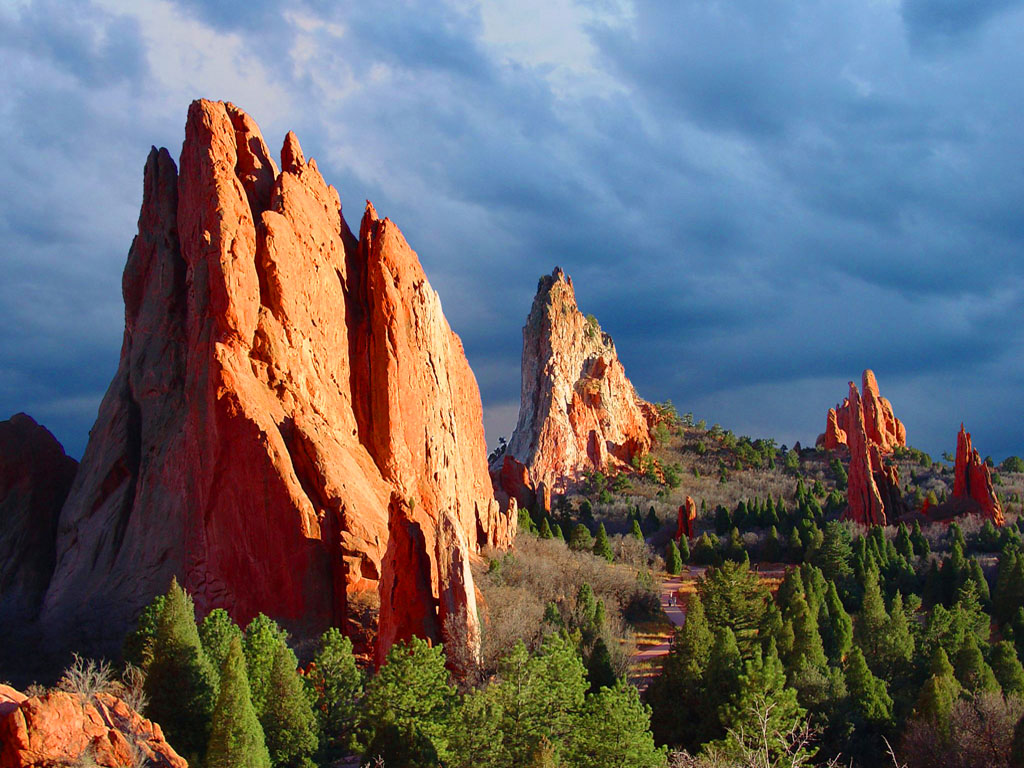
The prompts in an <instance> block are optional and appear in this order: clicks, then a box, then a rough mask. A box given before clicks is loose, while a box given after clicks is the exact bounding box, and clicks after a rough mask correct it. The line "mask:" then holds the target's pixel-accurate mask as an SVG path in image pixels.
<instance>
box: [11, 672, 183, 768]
mask: <svg viewBox="0 0 1024 768" xmlns="http://www.w3.org/2000/svg"><path fill="white" fill-rule="evenodd" d="M86 764H88V765H97V766H103V767H104V768H119V767H120V766H125V765H142V764H145V765H148V766H153V768H188V763H186V762H185V760H184V759H183V758H181V757H180V756H178V754H177V753H176V752H175V751H174V750H173V749H172V748H171V746H170V744H168V743H167V741H166V740H165V739H164V735H163V732H162V731H161V730H160V726H159V725H157V724H156V723H154V722H151V721H150V720H146V719H145V718H143V717H142V716H141V715H140V714H139V713H138V712H136V711H135V710H134V709H132V708H131V707H129V706H128V705H127V704H125V703H124V702H123V701H122V700H121V699H119V698H117V697H115V696H111V695H109V694H106V693H97V694H96V695H94V696H91V697H85V696H82V695H81V694H77V693H65V692H63V691H52V692H50V693H44V694H42V695H41V696H32V697H28V696H25V695H24V694H22V693H19V692H18V691H16V690H14V689H13V688H9V687H7V686H4V685H0V768H44V767H48V766H55V765H86Z"/></svg>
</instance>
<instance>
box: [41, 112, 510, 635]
mask: <svg viewBox="0 0 1024 768" xmlns="http://www.w3.org/2000/svg"><path fill="white" fill-rule="evenodd" d="M280 159H281V169H280V170H278V167H277V165H276V164H275V162H274V160H273V159H272V158H271V156H270V152H269V151H268V149H267V146H266V144H265V142H264V141H263V138H262V136H261V135H260V132H259V128H258V127H257V126H256V124H255V122H254V121H253V120H252V119H251V118H250V117H249V116H248V115H246V114H245V113H244V112H242V111H241V110H240V109H238V108H237V107H235V106H233V105H231V104H225V103H220V102H210V101H205V100H201V101H196V102H194V103H193V104H192V106H191V107H190V109H189V115H188V123H187V125H186V131H185V143H184V146H183V148H182V153H181V162H180V172H179V171H178V169H176V168H175V165H174V162H173V161H172V159H171V157H170V155H169V154H168V153H167V151H166V150H160V151H157V150H155V149H154V150H153V152H152V153H151V154H150V157H149V160H148V161H147V164H146V174H145V191H144V197H143V206H142V212H141V214H140V217H139V233H138V235H137V237H136V238H135V241H134V243H133V244H132V249H131V251H130V253H129V257H128V264H127V266H126V268H125V275H124V283H123V288H124V296H125V335H124V343H123V346H122V353H121V361H120V364H119V367H118V371H117V374H116V375H115V377H114V380H113V382H112V383H111V385H110V388H109V390H108V391H107V394H106V396H105V397H104V400H103V403H102V404H101V406H100V412H99V416H98V418H97V421H96V425H95V427H94V428H93V430H92V433H91V438H90V441H89V445H88V447H87V449H86V452H85V456H84V457H83V460H82V467H81V471H80V472H79V474H78V477H77V478H76V480H75V484H74V488H73V489H72V492H71V495H70V497H69V498H68V501H67V503H66V505H65V506H64V509H63V512H62V515H61V521H60V530H59V533H58V538H57V567H56V571H55V573H54V576H53V580H52V582H51V585H50V589H49V592H48V594H47V598H46V603H45V606H44V620H45V621H46V622H47V624H48V626H49V627H50V628H51V629H52V630H53V631H54V632H59V631H60V629H61V628H64V627H70V626H74V627H75V629H76V632H78V633H79V634H81V633H91V635H92V638H91V639H92V640H93V641H94V642H93V647H96V648H100V649H107V650H110V649H115V648H116V647H117V646H118V645H119V643H120V640H121V633H123V631H124V629H125V628H126V626H128V624H129V623H130V622H131V621H132V620H133V619H134V616H135V615H136V613H137V612H138V610H139V609H140V608H141V607H142V605H144V604H145V602H147V601H148V600H149V599H150V598H151V597H152V596H153V595H154V594H156V593H158V592H162V591H164V590H165V589H166V587H167V584H168V582H169V581H170V578H171V576H172V575H177V576H178V578H179V579H180V580H181V581H182V583H183V584H184V586H185V587H186V588H187V589H188V590H189V591H191V592H192V594H193V595H194V597H195V599H196V603H197V606H198V608H199V610H200V611H201V612H202V611H207V610H209V609H211V608H213V607H224V608H227V609H228V611H229V612H230V613H231V614H232V616H233V617H234V618H235V619H236V620H238V621H241V622H245V621H248V620H249V619H250V618H251V617H252V616H253V615H254V614H255V613H257V612H264V613H267V614H269V615H270V616H272V617H274V618H276V619H279V620H281V621H282V622H284V623H285V624H286V625H287V626H289V628H291V629H292V630H293V631H298V632H302V631H307V630H308V631H319V630H322V629H323V628H324V627H326V626H327V625H329V624H342V625H343V624H344V622H345V619H346V615H347V600H348V597H349V595H351V594H352V593H354V592H357V591H362V590H376V589H378V585H379V584H382V583H383V584H387V583H389V579H392V580H393V578H394V573H391V574H389V573H388V569H395V571H402V572H403V574H404V577H406V578H412V577H411V574H410V573H409V570H410V569H415V570H416V575H415V577H414V578H412V581H413V587H410V588H409V589H405V590H403V591H401V593H400V594H401V596H402V600H404V601H412V600H414V601H417V602H421V603H422V604H423V605H424V606H425V611H426V613H425V614H424V616H425V617H424V619H423V621H422V622H420V623H419V624H417V625H416V626H413V627H412V628H411V631H414V632H416V633H417V634H423V635H425V636H428V637H431V638H433V639H436V640H439V639H441V634H442V627H441V619H439V618H437V616H436V611H437V610H438V608H437V606H438V600H439V595H440V596H444V595H445V594H448V593H450V591H451V589H452V586H451V585H450V584H447V583H445V579H447V578H449V574H452V573H454V572H455V571H456V570H458V569H456V568H453V565H452V562H450V561H446V562H444V563H440V564H439V563H438V550H437V547H436V542H437V539H438V534H437V531H438V529H439V526H440V525H441V521H442V519H445V520H448V521H449V523H448V524H449V525H451V526H454V527H455V528H456V529H457V531H458V533H459V536H460V537H461V539H460V541H461V542H463V545H464V548H465V550H466V551H465V552H464V553H463V555H462V556H466V555H467V554H468V553H472V552H476V551H478V550H479V548H480V547H482V546H484V545H495V546H507V545H508V544H509V543H510V542H511V539H512V537H513V535H514V525H515V520H514V519H510V517H509V516H507V515H503V514H502V513H500V512H499V510H498V505H497V502H496V501H495V499H494V497H493V492H492V490H491V486H490V478H489V476H488V472H487V466H486V447H485V443H484V434H483V420H482V409H481V404H480V394H479V389H478V388H477V384H476V380H475V378H474V377H473V374H472V372H471V371H470V368H469V365H468V363H467V361H466V358H465V354H464V352H463V349H462V344H461V342H460V341H459V339H458V337H457V336H456V335H455V334H454V333H453V332H452V331H451V329H450V328H449V327H448V323H447V322H446V320H445V318H444V314H443V312H442V310H441V303H440V300H439V298H438V296H437V294H436V293H435V292H434V291H433V290H432V289H431V287H430V285H429V283H428V282H427V279H426V276H425V275H424V274H423V270H422V268H421V267H420V264H419V260H418V258H417V256H416V254H415V252H414V251H413V250H412V249H411V248H410V247H409V245H408V244H407V243H406V241H405V239H404V237H403V236H402V233H401V232H400V231H399V229H398V227H397V226H395V225H394V224H393V223H392V222H391V221H389V220H388V219H383V220H381V219H379V218H378V217H377V215H376V213H375V212H374V210H373V208H372V206H369V205H367V209H366V213H365V215H364V217H363V222H362V226H361V227H360V233H361V236H360V238H359V239H358V240H357V239H356V237H355V236H354V235H353V234H352V232H351V230H350V229H349V227H348V224H347V223H346V221H345V218H344V217H343V216H342V213H341V205H340V202H339V198H338V193H337V191H336V190H335V189H334V187H331V186H329V185H328V184H327V183H326V182H325V181H324V179H323V177H322V176H321V175H320V172H319V170H318V169H317V165H316V162H315V161H314V160H312V159H309V160H307V159H306V158H305V157H304V155H303V152H302V149H301V147H300V146H299V142H298V140H297V139H296V137H295V135H294V134H292V133H289V134H288V135H287V137H286V138H285V141H284V146H283V148H282V150H281V158H280ZM396 504H398V505H400V507H401V510H400V515H401V517H400V518H399V519H397V520H396V519H394V518H395V515H396V512H395V507H396ZM389 509H391V510H392V512H391V514H390V517H391V518H392V521H391V526H390V527H391V529H392V530H394V529H395V527H396V526H399V527H402V526H405V527H415V528H416V529H417V530H418V531H419V535H420V537H421V539H422V541H421V542H420V546H419V547H418V548H417V549H416V553H417V554H416V558H415V559H414V561H408V562H407V561H405V560H402V559H401V555H402V554H403V553H405V552H407V551H410V549H409V546H408V545H407V544H406V543H403V542H394V541H392V540H391V535H390V534H389ZM445 535H446V536H447V537H448V538H446V539H445V540H446V541H447V540H450V538H451V535H450V532H449V533H447V534H445ZM386 554H387V556H386ZM442 554H447V553H442ZM460 562H461V561H460ZM465 572H468V569H464V571H462V572H460V578H461V577H462V574H464V573H465ZM456 586H457V585H456ZM459 590H462V591H465V588H464V587H457V589H456V591H459ZM471 591H472V590H470V592H471ZM381 597H382V601H383V604H382V606H381V615H382V617H393V616H395V615H396V613H397V614H400V613H401V611H402V610H404V609H405V608H407V607H408V604H407V603H403V604H402V605H399V606H394V605H391V604H390V603H389V600H390V599H391V597H390V593H389V592H388V591H386V590H382V594H381ZM426 614H430V615H431V616H434V618H433V619H428V618H427V617H426ZM398 634H401V633H398ZM470 634H472V633H470ZM380 636H381V637H385V638H386V637H394V636H396V633H395V632H394V630H393V628H389V627H382V628H381V632H380ZM385 650H386V648H385Z"/></svg>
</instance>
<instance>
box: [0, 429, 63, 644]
mask: <svg viewBox="0 0 1024 768" xmlns="http://www.w3.org/2000/svg"><path fill="white" fill-rule="evenodd" d="M77 468H78V462H77V461H75V460H74V459H72V458H71V457H70V456H68V455H67V454H65V453H64V449H63V448H62V447H61V444H60V443H59V442H57V439H56V438H55V437H54V436H53V435H52V434H50V432H49V431H48V430H47V429H46V428H45V427H43V426H40V425H39V424H37V423H36V422H35V421H34V420H33V419H32V418H31V417H30V416H27V415H25V414H24V413H18V414H15V415H14V416H12V417H11V418H10V419H8V420H7V421H0V644H2V643H3V642H4V639H3V638H4V636H5V635H6V634H7V631H8V630H10V629H12V628H13V626H14V625H15V624H17V623H22V622H26V621H30V620H32V619H33V618H35V614H36V613H37V612H38V611H39V606H40V603H41V601H42V598H43V595H44V594H45V592H46V587H47V586H48V585H49V583H50V576H51V574H52V573H53V564H54V558H55V556H56V537H57V520H58V517H59V516H60V510H61V507H62V506H63V504H64V500H65V499H66V498H67V495H68V491H69V490H70V489H71V484H72V482H73V481H74V478H75V470H76V469H77ZM2 655H3V653H2V651H0V656H2Z"/></svg>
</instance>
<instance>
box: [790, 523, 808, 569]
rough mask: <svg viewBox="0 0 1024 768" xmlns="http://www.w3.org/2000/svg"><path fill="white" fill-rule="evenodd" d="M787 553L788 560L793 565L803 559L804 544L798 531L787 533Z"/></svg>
mask: <svg viewBox="0 0 1024 768" xmlns="http://www.w3.org/2000/svg"><path fill="white" fill-rule="evenodd" d="M786 549H787V551H788V555H789V560H790V562H793V563H799V562H800V561H802V560H803V559H804V544H803V542H802V541H801V540H800V531H798V530H797V529H796V528H794V529H793V530H792V531H790V533H789V540H788V542H787V544H786Z"/></svg>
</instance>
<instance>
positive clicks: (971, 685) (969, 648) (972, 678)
mask: <svg viewBox="0 0 1024 768" xmlns="http://www.w3.org/2000/svg"><path fill="white" fill-rule="evenodd" d="M953 666H954V668H955V670H956V679H957V681H959V683H960V685H962V686H963V687H964V689H965V690H968V691H970V692H971V693H984V692H991V691H998V690H999V682H998V681H997V680H996V676H995V673H994V672H993V671H992V667H990V666H989V665H988V664H987V663H986V662H985V658H984V657H983V656H982V655H981V649H980V648H978V641H977V639H976V638H975V636H974V635H973V634H971V633H970V632H968V633H966V634H965V635H964V639H963V642H962V644H961V646H960V649H959V650H958V651H957V654H956V663H955V664H954V665H953Z"/></svg>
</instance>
